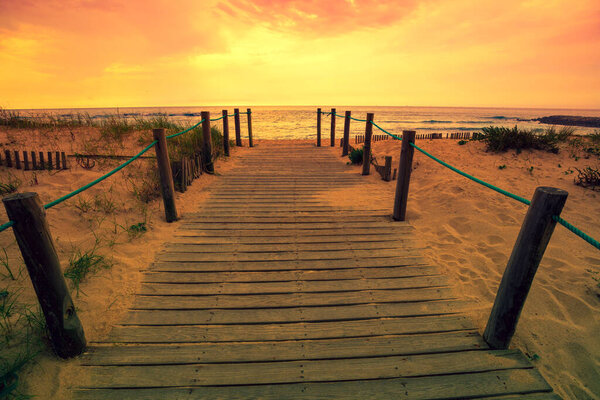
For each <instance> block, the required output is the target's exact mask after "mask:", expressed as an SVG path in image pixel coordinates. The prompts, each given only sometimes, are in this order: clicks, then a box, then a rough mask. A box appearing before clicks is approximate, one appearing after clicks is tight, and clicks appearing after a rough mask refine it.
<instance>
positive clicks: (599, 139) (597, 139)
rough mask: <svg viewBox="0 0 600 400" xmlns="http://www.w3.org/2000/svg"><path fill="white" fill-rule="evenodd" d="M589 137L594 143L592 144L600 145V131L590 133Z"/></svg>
mask: <svg viewBox="0 0 600 400" xmlns="http://www.w3.org/2000/svg"><path fill="white" fill-rule="evenodd" d="M588 137H589V138H590V140H591V141H592V143H599V144H600V131H594V133H590V134H589V135H588Z"/></svg>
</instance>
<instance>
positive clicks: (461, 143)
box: [458, 140, 467, 146]
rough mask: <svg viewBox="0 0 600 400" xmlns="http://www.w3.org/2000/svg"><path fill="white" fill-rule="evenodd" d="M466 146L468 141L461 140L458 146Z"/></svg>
mask: <svg viewBox="0 0 600 400" xmlns="http://www.w3.org/2000/svg"><path fill="white" fill-rule="evenodd" d="M465 144H467V141H466V140H459V141H458V145H459V146H464V145H465Z"/></svg>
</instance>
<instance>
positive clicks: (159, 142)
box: [152, 128, 177, 222]
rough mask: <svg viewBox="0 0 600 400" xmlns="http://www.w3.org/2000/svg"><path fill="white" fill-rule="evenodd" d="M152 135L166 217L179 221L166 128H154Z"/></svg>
mask: <svg viewBox="0 0 600 400" xmlns="http://www.w3.org/2000/svg"><path fill="white" fill-rule="evenodd" d="M152 135H153V136H154V140H156V144H155V145H154V150H155V151H156V162H157V165H158V173H159V176H160V189H161V193H162V198H163V204H164V206H165V218H166V220H167V222H173V221H177V208H175V193H174V191H175V189H174V187H173V173H172V171H171V162H170V160H169V150H168V148H167V138H166V136H165V130H164V129H162V128H161V129H153V130H152Z"/></svg>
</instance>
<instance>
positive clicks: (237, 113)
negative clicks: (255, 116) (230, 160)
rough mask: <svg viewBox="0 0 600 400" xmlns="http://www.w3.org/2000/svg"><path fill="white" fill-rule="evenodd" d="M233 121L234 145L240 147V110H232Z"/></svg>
mask: <svg viewBox="0 0 600 400" xmlns="http://www.w3.org/2000/svg"><path fill="white" fill-rule="evenodd" d="M233 121H234V123H235V145H236V146H238V147H242V133H241V130H240V109H239V108H236V109H234V110H233Z"/></svg>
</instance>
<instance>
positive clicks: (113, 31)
mask: <svg viewBox="0 0 600 400" xmlns="http://www.w3.org/2000/svg"><path fill="white" fill-rule="evenodd" d="M201 105H250V106H252V105H323V106H326V105H339V106H342V105H373V106H376V105H379V106H406V105H408V106H476V107H493V106H497V107H540V108H544V107H546V108H548V107H558V108H600V1H598V0H528V1H516V0H503V1H498V0H424V1H417V0H320V1H319V0H128V1H122V0H0V107H3V108H71V107H135V106H201Z"/></svg>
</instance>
